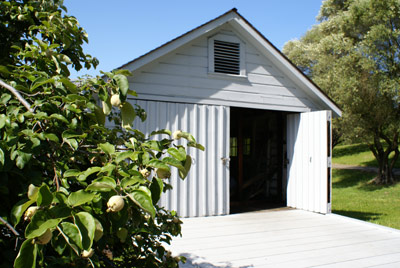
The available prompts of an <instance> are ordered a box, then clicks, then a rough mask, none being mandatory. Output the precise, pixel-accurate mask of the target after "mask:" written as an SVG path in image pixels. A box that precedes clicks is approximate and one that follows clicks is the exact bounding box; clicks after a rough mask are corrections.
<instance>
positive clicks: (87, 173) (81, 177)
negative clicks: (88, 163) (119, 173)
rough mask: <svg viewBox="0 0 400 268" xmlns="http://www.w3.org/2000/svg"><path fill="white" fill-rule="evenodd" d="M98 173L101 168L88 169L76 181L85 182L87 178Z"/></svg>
mask: <svg viewBox="0 0 400 268" xmlns="http://www.w3.org/2000/svg"><path fill="white" fill-rule="evenodd" d="M99 171H101V167H90V168H88V169H87V170H85V171H84V172H83V173H82V174H81V175H79V177H78V181H85V180H86V178H87V177H88V176H90V175H92V174H93V173H96V172H99Z"/></svg>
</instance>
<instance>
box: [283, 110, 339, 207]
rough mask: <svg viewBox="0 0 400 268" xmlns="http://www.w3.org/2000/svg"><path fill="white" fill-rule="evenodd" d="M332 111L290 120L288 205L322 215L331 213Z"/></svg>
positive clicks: (294, 117) (288, 138)
mask: <svg viewBox="0 0 400 268" xmlns="http://www.w3.org/2000/svg"><path fill="white" fill-rule="evenodd" d="M330 121H331V111H318V112H308V113H299V114H290V115H288V118H287V157H288V161H289V164H288V172H287V174H288V177H287V205H288V206H290V207H294V208H299V209H304V210H308V211H313V212H319V213H330V211H331V166H330V162H331V156H330V154H331V142H330V140H331V129H330V128H331V123H330Z"/></svg>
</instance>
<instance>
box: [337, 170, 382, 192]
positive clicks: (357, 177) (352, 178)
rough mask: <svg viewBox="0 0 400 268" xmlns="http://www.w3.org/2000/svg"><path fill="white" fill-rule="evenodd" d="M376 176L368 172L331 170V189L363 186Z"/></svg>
mask: <svg viewBox="0 0 400 268" xmlns="http://www.w3.org/2000/svg"><path fill="white" fill-rule="evenodd" d="M375 176H376V175H375V174H374V173H370V172H364V171H360V170H349V169H334V170H333V178H334V181H333V188H348V187H353V186H356V185H360V183H361V184H365V183H367V182H368V181H370V180H371V179H373V178H374V177H375Z"/></svg>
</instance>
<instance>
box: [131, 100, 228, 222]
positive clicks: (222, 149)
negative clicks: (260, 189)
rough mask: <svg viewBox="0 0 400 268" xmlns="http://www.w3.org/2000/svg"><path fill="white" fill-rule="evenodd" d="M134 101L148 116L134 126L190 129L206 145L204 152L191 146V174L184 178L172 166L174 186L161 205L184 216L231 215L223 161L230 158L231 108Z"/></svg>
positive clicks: (147, 130) (148, 128)
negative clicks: (179, 176)
mask: <svg viewBox="0 0 400 268" xmlns="http://www.w3.org/2000/svg"><path fill="white" fill-rule="evenodd" d="M132 103H136V104H138V105H140V106H141V107H142V108H143V109H145V110H146V112H147V114H148V116H149V117H148V118H147V120H146V121H145V122H143V123H142V122H140V120H136V123H135V128H138V129H139V130H141V131H143V132H144V133H146V134H149V133H151V132H152V131H154V130H158V129H170V130H171V131H175V130H179V129H180V130H182V131H186V132H190V133H191V134H192V135H193V136H194V137H195V138H196V141H197V142H198V143H200V144H202V145H203V146H205V148H206V150H205V151H204V152H202V151H200V150H196V149H193V148H190V147H189V149H188V153H189V154H190V155H191V156H192V157H193V164H192V168H191V170H190V172H189V175H188V177H187V178H186V179H185V180H184V181H182V180H180V179H179V178H178V174H177V172H176V169H175V168H173V170H172V177H171V184H172V186H173V188H174V189H173V190H172V191H169V192H168V193H167V194H165V195H164V196H163V197H162V199H161V200H160V204H161V206H164V207H166V208H167V209H169V210H175V211H177V212H178V214H179V215H180V216H183V217H194V216H210V215H224V214H229V167H228V166H225V165H223V163H222V160H221V158H223V157H229V107H224V106H214V105H199V104H185V103H170V102H157V101H140V100H139V101H132ZM158 138H162V135H159V137H158ZM182 144H183V145H185V142H184V141H183V142H182Z"/></svg>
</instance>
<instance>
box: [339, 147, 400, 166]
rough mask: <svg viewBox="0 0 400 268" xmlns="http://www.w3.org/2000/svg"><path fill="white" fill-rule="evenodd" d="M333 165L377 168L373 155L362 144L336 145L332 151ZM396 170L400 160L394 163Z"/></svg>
mask: <svg viewBox="0 0 400 268" xmlns="http://www.w3.org/2000/svg"><path fill="white" fill-rule="evenodd" d="M332 161H333V163H334V164H344V165H352V166H365V167H366V166H369V167H377V166H378V162H376V160H375V157H374V155H373V154H372V152H371V151H370V150H369V148H368V146H367V145H364V144H351V145H337V146H335V148H334V149H333V159H332ZM395 167H396V168H400V158H399V159H398V160H397V161H396V164H395Z"/></svg>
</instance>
